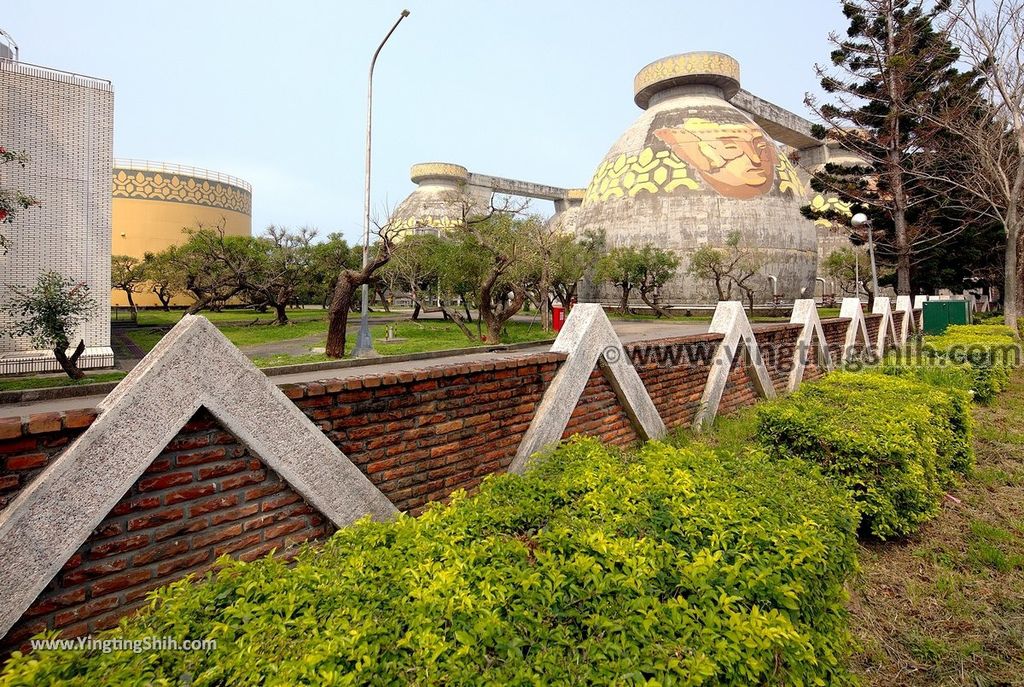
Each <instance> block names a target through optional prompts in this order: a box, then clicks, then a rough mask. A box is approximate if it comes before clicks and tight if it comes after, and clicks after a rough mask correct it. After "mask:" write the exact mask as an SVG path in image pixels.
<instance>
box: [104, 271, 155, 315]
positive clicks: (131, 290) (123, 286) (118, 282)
mask: <svg viewBox="0 0 1024 687" xmlns="http://www.w3.org/2000/svg"><path fill="white" fill-rule="evenodd" d="M145 280H146V264H145V262H144V261H142V260H139V259H138V258H135V257H132V256H131V255H112V256H110V287H111V288H114V289H120V290H122V291H124V294H125V296H126V297H127V298H128V307H129V308H131V311H132V321H137V320H138V319H139V307H138V306H137V305H136V304H135V298H134V297H133V296H134V294H136V293H137V292H138V290H139V289H140V288H141V287H142V283H143V282H144V281H145Z"/></svg>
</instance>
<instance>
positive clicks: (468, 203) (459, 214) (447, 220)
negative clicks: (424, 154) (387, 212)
mask: <svg viewBox="0 0 1024 687" xmlns="http://www.w3.org/2000/svg"><path fill="white" fill-rule="evenodd" d="M409 178H410V179H411V180H412V181H413V182H414V183H415V184H416V188H415V190H413V192H412V193H410V194H409V195H408V197H406V199H405V200H403V201H402V202H401V203H400V204H399V205H398V207H397V208H395V211H394V213H393V214H392V215H391V224H392V226H393V227H395V228H396V229H400V230H403V231H408V232H410V233H421V232H422V231H424V230H426V231H432V232H435V233H436V232H437V231H442V230H447V229H453V228H455V227H459V226H462V224H463V222H464V221H465V217H466V215H467V214H472V213H473V212H474V211H476V210H479V208H482V207H485V204H486V200H487V199H483V198H478V197H477V194H475V193H473V192H472V189H470V188H469V187H468V186H467V184H466V182H467V180H468V179H469V170H467V169H466V168H465V167H463V166H462V165H456V164H452V163H449V162H424V163H420V164H415V165H413V166H412V168H411V169H410V170H409Z"/></svg>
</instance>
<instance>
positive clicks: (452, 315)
mask: <svg viewBox="0 0 1024 687" xmlns="http://www.w3.org/2000/svg"><path fill="white" fill-rule="evenodd" d="M441 312H442V313H444V315H445V317H447V318H448V319H450V320H451V321H452V322H454V323H455V326H456V327H458V328H459V331H461V332H462V333H463V334H465V335H466V338H467V339H469V340H470V341H476V337H475V336H474V335H473V332H472V330H470V328H469V327H467V326H466V323H465V321H464V320H463V319H462V316H460V315H459V313H458V311H457V310H452V309H450V308H449V307H448V306H446V305H444V304H443V302H442V305H441Z"/></svg>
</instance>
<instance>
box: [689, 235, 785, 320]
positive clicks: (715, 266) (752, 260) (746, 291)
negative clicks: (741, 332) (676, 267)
mask: <svg viewBox="0 0 1024 687" xmlns="http://www.w3.org/2000/svg"><path fill="white" fill-rule="evenodd" d="M765 262H766V259H765V256H764V254H763V253H761V252H760V251H758V250H757V249H756V248H753V247H750V246H746V245H744V244H743V242H742V235H741V234H740V232H738V231H732V232H730V233H729V236H727V237H726V241H725V246H724V247H721V248H719V247H717V246H701V247H700V248H699V249H698V250H697V251H696V252H695V253H694V254H693V255H692V256H691V257H690V274H692V275H693V276H695V277H697V278H698V279H704V280H706V281H708V282H710V283H711V284H712V285H713V286H714V288H715V292H716V294H717V295H718V300H720V301H728V300H732V292H733V288H734V287H735V289H736V290H737V291H738V292H739V293H740V294H742V295H743V296H745V297H746V299H747V303H748V305H749V308H750V314H751V316H753V314H754V300H755V298H756V296H757V293H758V292H759V291H760V290H761V288H762V286H763V283H762V282H763V281H764V280H763V279H762V278H761V275H760V272H761V268H762V267H763V266H764V264H765Z"/></svg>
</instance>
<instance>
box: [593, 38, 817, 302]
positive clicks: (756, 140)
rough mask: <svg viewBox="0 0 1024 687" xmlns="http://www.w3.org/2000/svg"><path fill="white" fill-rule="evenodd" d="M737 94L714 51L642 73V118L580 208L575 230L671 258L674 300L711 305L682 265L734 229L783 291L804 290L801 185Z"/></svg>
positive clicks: (734, 74) (735, 76)
mask: <svg viewBox="0 0 1024 687" xmlns="http://www.w3.org/2000/svg"><path fill="white" fill-rule="evenodd" d="M738 89H739V65H738V63H737V62H736V60H734V59H733V58H731V57H729V56H728V55H724V54H722V53H708V52H699V53H684V54H682V55H673V56H672V57H667V58H664V59H661V60H657V61H656V62H652V63H651V64H649V65H647V66H646V67H644V68H643V69H641V70H640V72H639V73H638V74H637V76H636V79H635V80H634V93H635V100H636V103H637V105H639V106H640V107H641V108H644V110H645V111H644V112H643V113H642V114H641V115H640V116H639V117H638V118H637V119H636V121H635V122H634V123H633V124H632V125H631V126H630V127H629V128H628V129H627V130H626V131H625V132H624V133H623V134H622V136H620V137H619V139H618V141H616V142H615V143H614V144H613V145H612V147H611V148H610V149H609V151H608V153H607V154H606V155H605V157H604V159H603V160H602V161H601V163H600V164H599V165H598V167H597V170H596V171H595V173H594V176H593V177H592V179H591V181H590V184H589V186H588V187H587V190H586V193H585V196H584V200H583V204H582V207H581V208H580V214H579V219H578V228H579V231H584V230H586V229H603V230H604V232H605V237H606V240H607V242H608V245H609V246H617V245H635V246H640V245H645V244H654V245H657V246H661V247H664V248H668V249H672V250H674V251H675V252H676V253H678V254H679V255H680V257H681V258H682V262H681V264H680V268H679V270H678V272H677V276H676V278H675V279H674V281H673V282H672V283H671V284H670V285H669V286H668V287H667V289H666V292H667V294H666V296H667V297H668V298H671V299H672V300H677V301H683V302H696V301H701V300H708V299H709V297H710V296H709V294H708V293H706V291H707V286H706V285H704V284H700V283H697V282H696V281H695V279H694V278H693V277H692V276H689V275H688V274H687V270H688V267H689V258H690V256H691V255H692V254H693V252H694V251H696V250H697V249H699V248H700V247H701V246H704V245H719V246H721V245H725V243H726V241H727V240H728V237H729V236H730V235H731V234H732V233H733V232H734V231H738V232H740V235H741V241H742V242H743V243H745V244H747V245H748V246H750V247H751V248H752V249H756V250H757V252H758V253H759V254H760V255H761V256H762V258H763V261H764V268H763V271H764V273H765V274H766V275H768V274H771V275H773V276H775V277H776V278H777V280H778V284H779V287H780V292H781V293H782V294H783V295H784V296H787V297H798V296H799V295H800V294H801V292H802V290H803V289H805V288H807V287H808V286H809V287H812V288H813V280H814V276H815V263H816V255H817V246H816V237H815V230H814V225H813V223H811V222H810V221H809V220H807V219H805V218H804V217H803V216H802V215H801V214H800V206H801V205H803V204H804V203H806V200H805V197H804V194H805V190H804V187H803V184H802V183H801V181H800V179H799V177H798V176H797V172H796V169H795V168H794V167H793V165H792V163H791V162H790V161H789V159H788V158H787V157H786V156H785V155H784V154H783V153H782V152H781V151H780V150H779V148H778V146H777V145H776V144H775V142H774V141H772V140H771V138H769V137H768V135H767V134H765V132H764V131H763V130H762V129H761V128H760V127H759V126H758V125H757V124H756V123H755V122H754V121H753V120H752V119H751V118H750V117H748V116H747V115H746V114H745V113H744V112H742V111H740V110H739V109H737V108H736V107H734V106H733V105H732V104H731V103H729V101H728V98H729V96H730V95H732V94H735V93H736V92H737V91H738ZM702 291H703V292H704V293H701V292H702Z"/></svg>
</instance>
